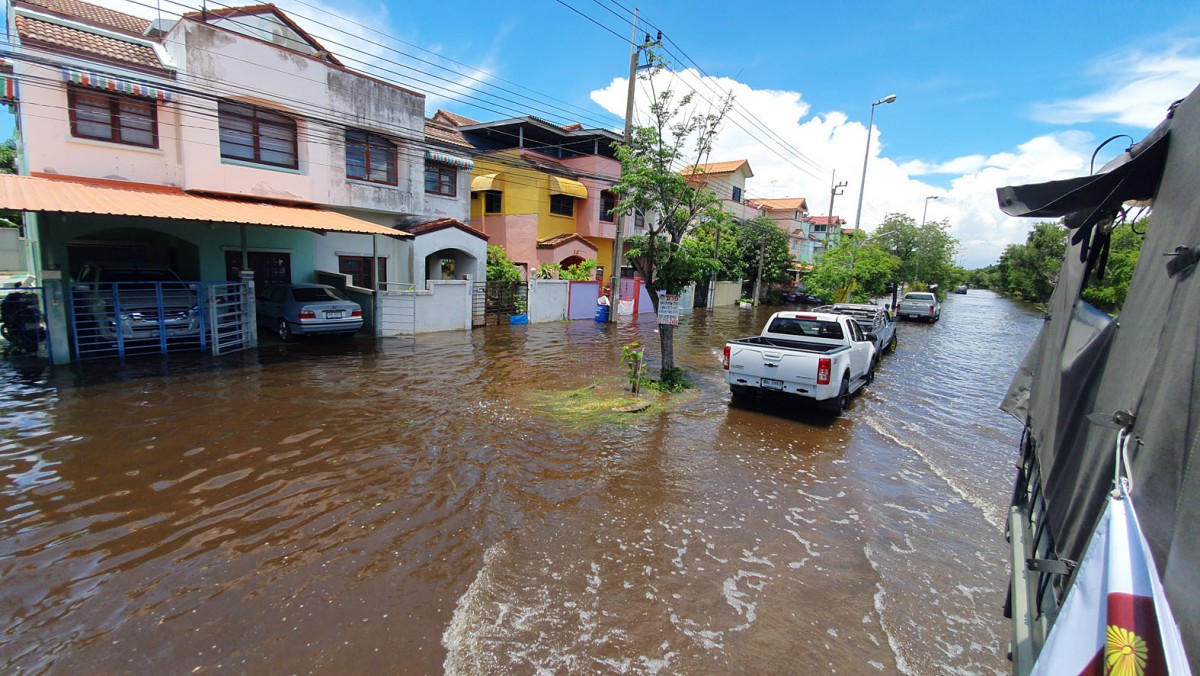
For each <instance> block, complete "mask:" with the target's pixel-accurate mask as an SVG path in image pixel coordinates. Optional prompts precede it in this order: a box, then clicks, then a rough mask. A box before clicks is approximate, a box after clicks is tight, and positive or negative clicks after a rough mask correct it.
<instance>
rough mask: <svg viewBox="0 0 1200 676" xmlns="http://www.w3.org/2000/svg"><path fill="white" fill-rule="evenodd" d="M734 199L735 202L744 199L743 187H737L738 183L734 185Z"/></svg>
mask: <svg viewBox="0 0 1200 676" xmlns="http://www.w3.org/2000/svg"><path fill="white" fill-rule="evenodd" d="M733 201H734V202H741V201H742V189H741V188H739V187H737V186H736V185H735V186H733Z"/></svg>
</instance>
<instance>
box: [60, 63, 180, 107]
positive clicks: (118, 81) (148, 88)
mask: <svg viewBox="0 0 1200 676" xmlns="http://www.w3.org/2000/svg"><path fill="white" fill-rule="evenodd" d="M62 75H63V82H70V83H71V84H77V85H80V86H83V87H94V88H96V89H103V90H105V91H110V92H116V93H118V94H129V95H131V96H145V97H146V98H149V99H158V100H159V101H170V100H171V92H169V91H167V90H165V89H163V88H161V87H155V86H154V85H148V84H146V83H144V82H137V81H136V80H126V79H124V78H119V77H113V76H111V75H103V74H101V73H93V72H91V71H87V70H79V69H78V68H68V67H65V66H64V67H63V69H62Z"/></svg>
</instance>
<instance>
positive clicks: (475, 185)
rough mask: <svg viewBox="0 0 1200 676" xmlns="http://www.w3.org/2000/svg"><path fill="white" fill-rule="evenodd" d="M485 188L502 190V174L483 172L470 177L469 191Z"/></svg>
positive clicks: (483, 189)
mask: <svg viewBox="0 0 1200 676" xmlns="http://www.w3.org/2000/svg"><path fill="white" fill-rule="evenodd" d="M485 190H504V175H503V174H484V175H482V176H476V177H474V178H472V179H471V192H483V191H485Z"/></svg>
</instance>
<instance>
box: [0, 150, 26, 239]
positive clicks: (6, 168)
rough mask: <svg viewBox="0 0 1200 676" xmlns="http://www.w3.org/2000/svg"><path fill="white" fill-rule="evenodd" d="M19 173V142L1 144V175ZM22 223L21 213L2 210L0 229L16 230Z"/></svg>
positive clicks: (0, 212) (0, 211)
mask: <svg viewBox="0 0 1200 676" xmlns="http://www.w3.org/2000/svg"><path fill="white" fill-rule="evenodd" d="M15 173H17V140H16V139H15V138H10V139H8V140H7V141H5V142H4V143H3V144H0V174H15ZM20 222H21V212H19V211H12V210H10V209H0V227H5V228H15V227H17V224H18V223H20Z"/></svg>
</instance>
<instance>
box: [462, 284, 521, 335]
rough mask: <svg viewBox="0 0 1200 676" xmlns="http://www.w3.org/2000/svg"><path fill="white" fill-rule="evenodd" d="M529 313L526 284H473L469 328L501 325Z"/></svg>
mask: <svg viewBox="0 0 1200 676" xmlns="http://www.w3.org/2000/svg"><path fill="white" fill-rule="evenodd" d="M527 312H529V283H528V282H475V283H474V289H473V292H472V294H471V327H472V328H474V327H478V326H487V325H488V324H489V323H495V324H501V323H507V322H506V321H504V320H505V319H506V318H508V317H512V316H514V315H523V314H526V313H527Z"/></svg>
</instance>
